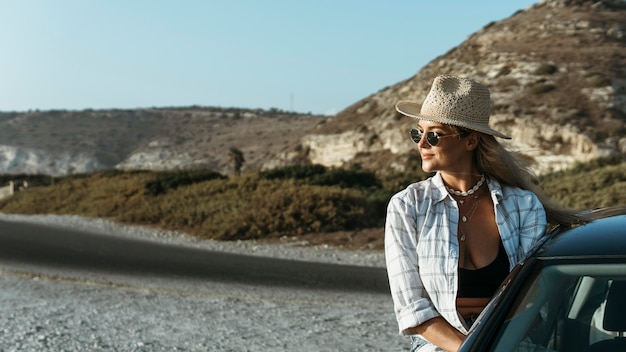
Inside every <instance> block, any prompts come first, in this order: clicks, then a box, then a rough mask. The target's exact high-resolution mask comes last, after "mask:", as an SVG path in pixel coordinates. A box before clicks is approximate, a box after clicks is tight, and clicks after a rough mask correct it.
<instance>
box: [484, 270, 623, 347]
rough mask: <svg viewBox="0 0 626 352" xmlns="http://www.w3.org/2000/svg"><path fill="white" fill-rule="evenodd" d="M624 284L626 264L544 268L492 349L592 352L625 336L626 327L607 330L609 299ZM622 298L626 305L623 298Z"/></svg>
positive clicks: (526, 289) (525, 291)
mask: <svg viewBox="0 0 626 352" xmlns="http://www.w3.org/2000/svg"><path fill="white" fill-rule="evenodd" d="M624 280H626V265H624V264H574V265H572V264H559V265H551V266H546V267H544V268H543V270H541V271H540V272H539V274H538V275H536V276H535V277H534V278H533V279H530V280H529V281H528V282H527V283H526V285H525V286H524V288H523V289H522V291H521V294H520V295H519V296H518V297H517V300H516V302H515V304H514V305H513V307H512V309H511V310H510V312H509V314H508V316H507V318H506V320H505V323H504V324H503V325H502V328H501V329H500V331H499V333H498V335H497V339H496V342H495V344H494V345H493V346H494V347H493V349H492V350H493V351H587V349H588V348H590V347H589V346H591V345H593V344H595V343H600V342H602V341H608V340H612V339H614V338H615V337H616V336H617V334H618V333H619V332H618V331H615V329H618V328H619V329H622V327H621V326H616V324H613V326H609V327H610V328H608V329H607V320H606V319H607V317H608V313H607V304H608V303H607V296H608V293H609V290H610V289H611V287H614V289H615V290H616V289H617V288H616V287H618V285H617V284H615V285H614V283H615V282H622V281H623V282H624V283H626V281H624ZM625 290H626V289H625ZM622 297H623V298H622V300H626V296H625V295H623V293H622ZM620 305H621V306H626V304H622V303H620ZM612 309H615V308H612ZM620 309H626V308H620ZM623 314H626V311H625V312H624V313H623ZM621 316H622V317H623V316H624V315H621ZM621 320H624V321H626V319H621ZM609 325H611V324H609ZM617 325H621V323H617ZM623 325H626V323H624V324H623ZM623 329H625V330H626V327H623ZM624 341H625V343H626V339H624ZM601 350H604V349H601ZM625 350H626V349H625ZM606 351H610V350H606Z"/></svg>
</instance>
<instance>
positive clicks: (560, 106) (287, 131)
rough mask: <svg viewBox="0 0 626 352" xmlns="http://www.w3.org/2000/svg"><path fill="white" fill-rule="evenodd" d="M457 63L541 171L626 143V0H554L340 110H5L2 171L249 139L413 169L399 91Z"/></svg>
mask: <svg viewBox="0 0 626 352" xmlns="http://www.w3.org/2000/svg"><path fill="white" fill-rule="evenodd" d="M415 38H416V39H415V43H413V44H414V45H415V46H419V36H417V35H416V36H415ZM398 54H401V53H398ZM384 64H387V65H395V64H397V63H395V62H391V61H390V62H388V63H384ZM402 64H406V63H405V62H402ZM409 64H410V63H409ZM416 69H417V67H416ZM443 73H448V74H454V75H460V76H467V77H471V78H475V79H477V80H478V81H481V82H483V83H484V84H486V85H487V86H488V87H489V88H490V90H491V92H492V98H493V107H492V121H493V125H494V127H495V128H496V129H498V130H501V131H503V132H505V133H507V134H509V135H511V136H512V137H513V139H512V141H510V142H506V143H507V145H508V146H509V147H510V148H511V149H513V150H517V151H519V152H521V153H523V154H524V155H525V156H527V157H528V158H529V159H531V160H534V162H535V168H536V170H537V171H538V172H545V171H548V170H558V169H562V168H567V167H568V166H570V165H571V164H572V163H574V162H576V161H588V160H590V159H593V158H597V157H601V156H607V155H611V154H620V155H622V156H626V137H625V136H626V1H624V0H597V1H584V0H544V1H541V2H539V3H538V4H536V5H534V6H531V7H529V8H527V9H525V10H520V11H519V12H517V13H515V14H513V15H512V16H511V17H509V18H507V19H504V20H502V21H499V22H493V23H489V24H486V26H485V27H484V28H482V29H481V30H479V31H478V32H476V33H474V34H473V35H471V36H469V37H468V38H467V40H466V41H465V42H463V43H462V44H460V45H459V46H457V47H455V48H452V49H451V50H450V51H449V52H447V53H445V54H443V55H442V56H440V57H437V58H435V59H434V60H432V61H431V62H430V63H429V64H428V65H426V66H425V67H423V68H421V69H420V70H419V71H418V72H417V73H416V74H415V75H414V76H413V77H411V78H409V79H407V80H405V81H402V82H399V83H396V84H394V85H392V86H389V87H386V88H383V89H382V90H380V91H379V92H377V93H375V94H373V95H371V96H369V97H366V98H364V99H362V100H361V101H358V102H356V103H355V104H353V105H352V106H350V107H348V108H347V109H345V110H344V111H342V112H341V113H339V114H338V115H336V116H334V117H332V118H324V117H320V116H310V115H301V114H293V113H288V112H284V111H278V110H271V111H262V110H243V109H232V108H207V107H188V108H152V109H136V110H84V111H30V112H25V113H24V112H22V113H17V112H4V113H0V173H13V174H15V173H47V174H53V175H63V174H69V173H83V172H90V171H95V170H103V169H111V168H124V169H129V168H131V169H138V168H141V169H156V170H163V169H176V168H179V169H183V168H210V169H213V170H216V171H219V172H222V173H230V172H232V171H233V170H232V162H231V161H230V157H229V150H230V149H231V148H237V149H238V150H240V151H241V152H242V153H243V155H244V158H245V163H244V166H243V171H245V170H256V169H261V168H271V167H275V166H279V165H284V164H292V163H301V162H312V163H319V164H323V165H327V166H340V165H344V164H350V163H360V164H361V165H362V166H364V167H367V168H371V169H376V170H396V171H405V170H407V169H408V168H409V167H414V164H415V160H416V158H417V156H416V154H415V146H414V144H413V143H412V142H411V141H410V139H409V138H408V130H409V126H411V125H412V124H414V121H413V120H412V119H410V118H406V117H403V116H401V115H399V114H398V113H396V111H395V109H394V105H395V104H396V102H397V101H399V100H413V101H416V102H422V101H423V100H424V98H425V96H426V94H427V93H428V89H429V88H430V84H431V83H432V80H433V78H434V77H435V76H436V75H438V74H443ZM0 109H1V107H0ZM411 165H412V166H411Z"/></svg>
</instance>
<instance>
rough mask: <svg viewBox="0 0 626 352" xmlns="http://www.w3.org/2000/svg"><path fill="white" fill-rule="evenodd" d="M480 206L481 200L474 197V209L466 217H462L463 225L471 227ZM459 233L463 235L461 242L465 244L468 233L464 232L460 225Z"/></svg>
mask: <svg viewBox="0 0 626 352" xmlns="http://www.w3.org/2000/svg"><path fill="white" fill-rule="evenodd" d="M478 204H480V198H479V197H478V196H474V204H472V208H471V209H470V210H469V211H468V212H467V213H466V214H465V215H461V221H463V224H465V226H469V223H470V221H472V218H473V217H474V214H476V209H478ZM459 232H460V233H461V238H460V240H461V242H465V238H466V237H467V236H466V235H467V232H468V231H462V230H461V224H460V223H459Z"/></svg>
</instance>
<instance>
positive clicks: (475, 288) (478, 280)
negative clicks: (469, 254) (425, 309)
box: [457, 241, 509, 298]
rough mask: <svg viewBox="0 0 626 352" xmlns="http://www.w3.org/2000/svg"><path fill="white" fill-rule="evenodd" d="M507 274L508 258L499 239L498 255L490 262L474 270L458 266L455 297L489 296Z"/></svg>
mask: <svg viewBox="0 0 626 352" xmlns="http://www.w3.org/2000/svg"><path fill="white" fill-rule="evenodd" d="M508 274H509V259H508V258H507V255H506V250H505V249H504V245H502V241H500V247H499V249H498V256H497V257H496V259H494V260H493V262H491V264H489V265H487V266H485V267H482V268H480V269H475V270H472V269H463V268H461V267H459V290H458V293H457V297H464V298H485V297H491V296H492V295H493V294H494V293H495V292H496V290H497V289H498V287H499V286H500V284H501V283H502V281H503V280H504V278H505V277H506V276H507V275H508Z"/></svg>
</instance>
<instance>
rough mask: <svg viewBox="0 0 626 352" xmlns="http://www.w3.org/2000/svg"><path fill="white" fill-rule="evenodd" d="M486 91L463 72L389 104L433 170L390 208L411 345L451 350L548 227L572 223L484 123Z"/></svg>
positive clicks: (395, 275)
mask: <svg viewBox="0 0 626 352" xmlns="http://www.w3.org/2000/svg"><path fill="white" fill-rule="evenodd" d="M490 105H491V100H490V95H489V90H488V89H487V88H486V87H485V86H483V85H481V84H480V83H478V82H475V81H473V80H470V79H466V78H460V77H454V76H448V75H442V76H438V77H436V78H435V80H434V82H433V85H432V87H431V90H430V92H429V93H428V95H427V97H426V99H425V101H424V103H423V104H422V105H421V107H420V105H419V104H416V103H413V102H399V103H398V104H397V105H396V109H397V110H398V111H399V112H400V113H402V114H404V115H407V116H410V117H413V118H415V119H416V120H417V124H416V126H415V127H414V128H413V129H411V137H412V139H413V141H414V142H415V143H416V144H417V147H418V149H419V152H420V155H421V158H422V169H423V170H424V171H426V172H436V174H435V175H434V176H433V177H431V178H429V179H427V180H424V181H420V182H417V183H414V184H412V185H410V186H408V187H407V188H406V189H405V190H403V191H401V192H399V193H397V194H395V195H394V196H393V197H392V198H391V200H390V202H389V205H388V210H387V220H386V225H385V256H386V262H387V271H388V275H389V283H390V287H391V294H392V298H393V302H394V310H395V314H396V318H397V321H398V326H399V330H400V333H401V334H404V335H410V336H411V339H412V345H411V351H418V350H419V351H441V350H446V351H456V350H457V349H458V348H459V346H460V344H461V343H462V342H463V340H464V338H465V335H466V334H467V332H468V330H469V328H470V327H471V325H472V323H473V322H474V320H475V319H476V317H477V316H478V314H479V313H480V312H481V311H482V310H483V309H484V307H485V305H486V304H487V302H488V301H489V299H490V298H491V296H492V295H493V293H494V292H495V290H496V289H497V288H498V286H499V285H500V284H501V282H502V280H503V279H504V278H505V277H506V275H507V274H508V273H509V271H510V270H511V269H512V268H513V267H514V266H515V265H516V264H517V263H518V262H519V261H520V260H522V259H523V258H524V257H525V256H526V254H527V253H528V251H529V250H530V249H531V248H532V247H533V246H534V245H535V244H536V243H537V242H538V241H539V240H540V239H541V237H542V236H543V235H544V234H545V232H546V227H547V217H546V213H547V214H548V215H549V217H550V221H551V222H554V223H569V222H571V221H573V220H574V219H575V217H574V215H573V213H572V212H570V211H569V210H566V209H564V208H561V207H559V206H558V205H556V204H555V203H552V202H551V201H550V200H549V199H548V197H546V196H544V195H543V194H542V193H541V192H540V191H539V190H538V189H537V188H536V187H535V185H534V184H533V183H532V174H531V173H530V171H529V170H528V169H527V168H525V167H523V166H522V164H521V163H520V162H519V161H518V159H516V157H515V156H514V155H513V154H512V153H510V152H508V151H507V150H506V149H505V148H504V147H502V146H501V145H500V143H499V142H498V141H497V139H496V137H497V138H507V139H508V138H510V137H508V136H506V135H504V134H503V133H501V132H498V131H496V130H494V129H492V128H490V127H489V116H490Z"/></svg>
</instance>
